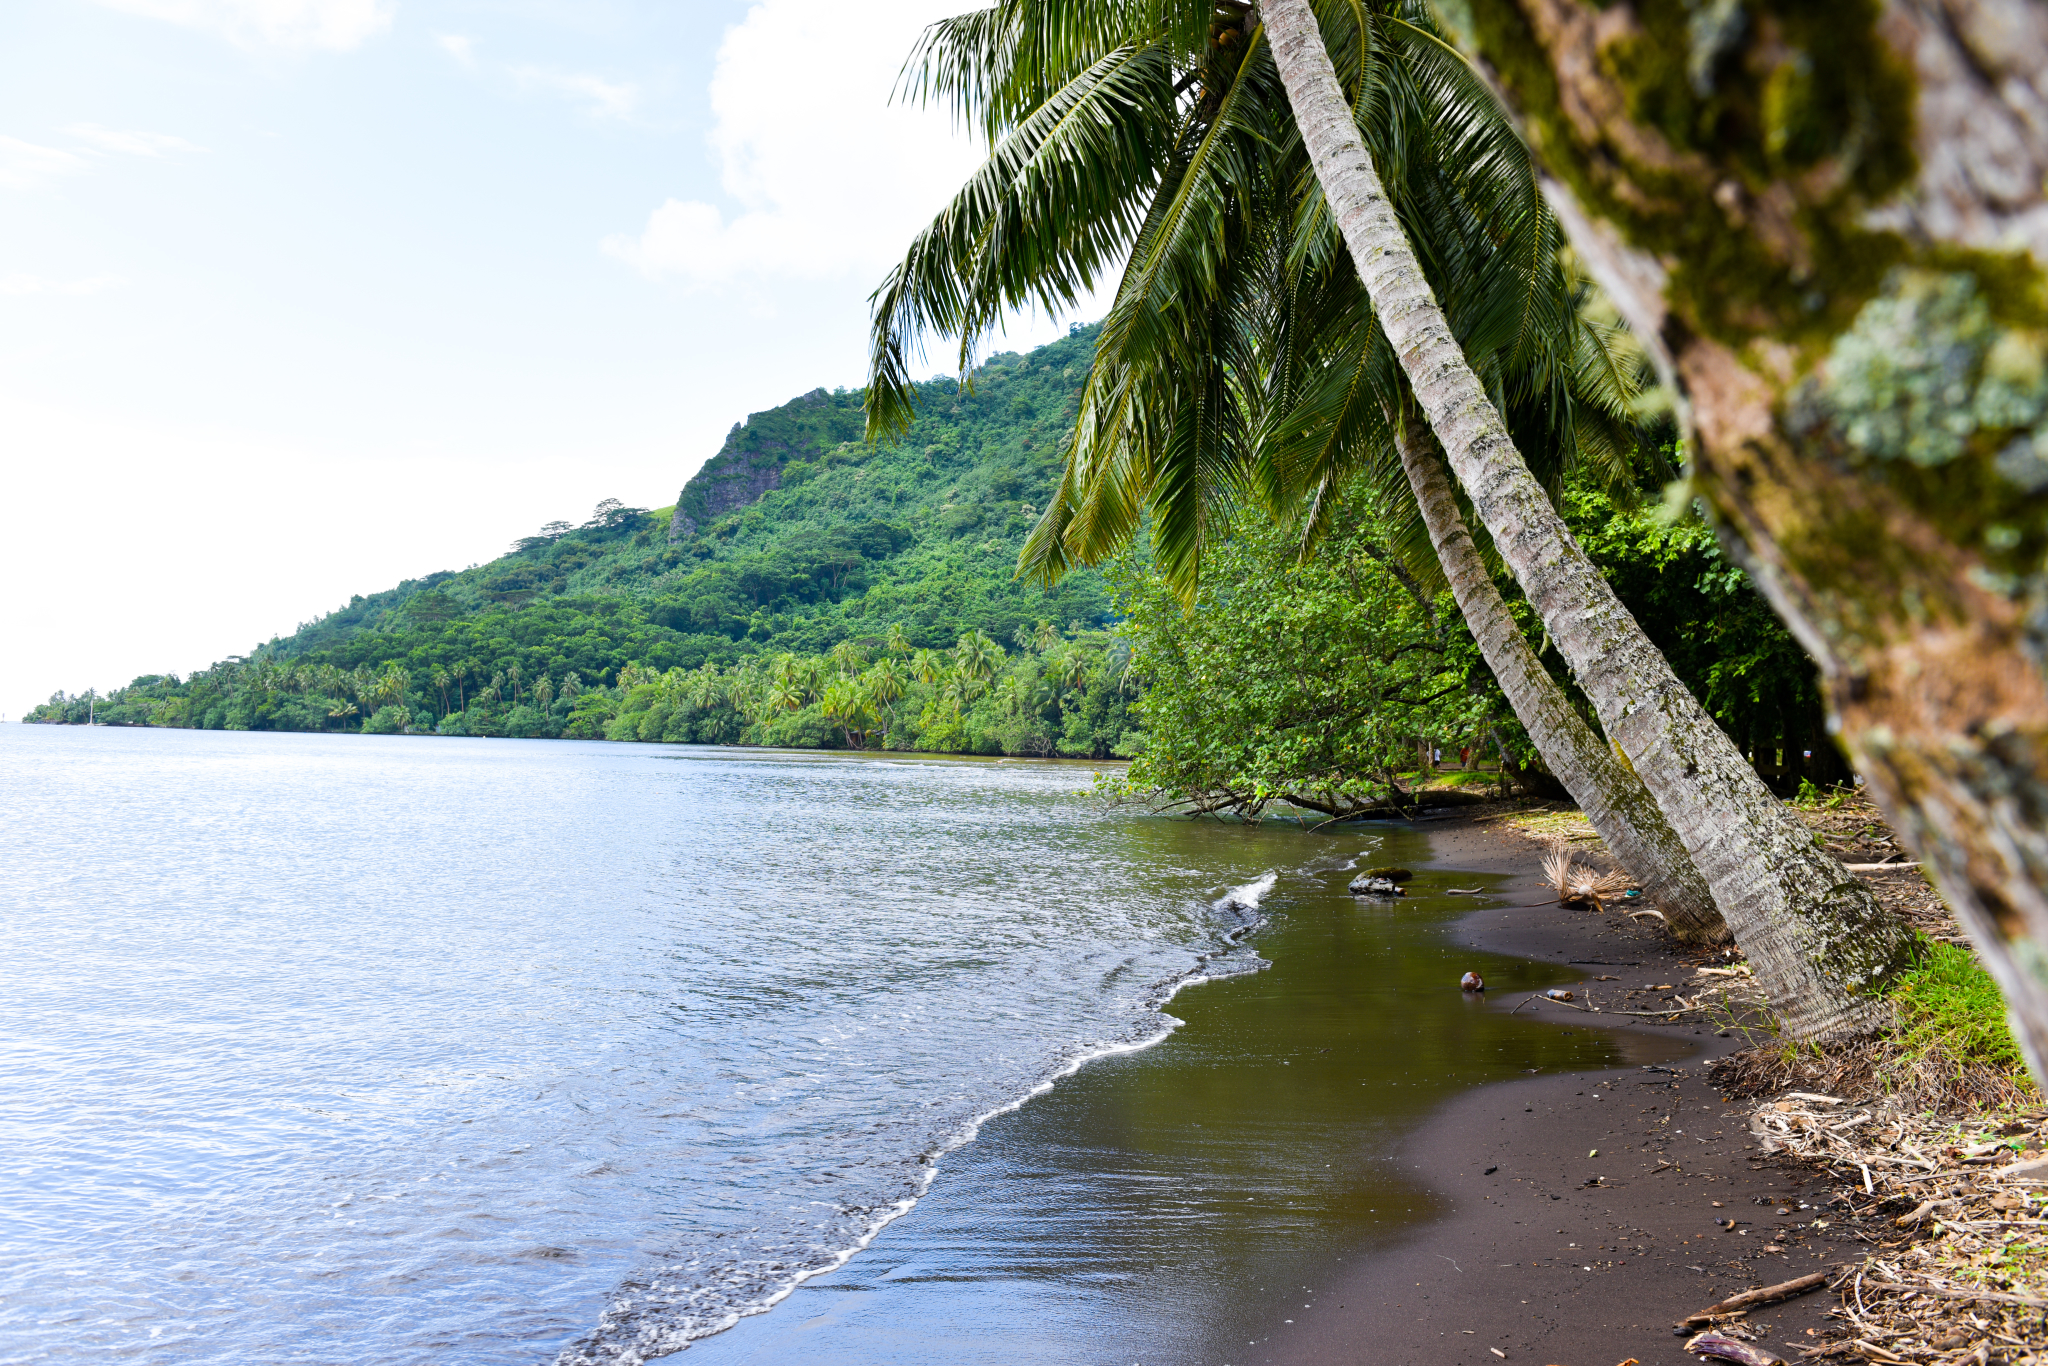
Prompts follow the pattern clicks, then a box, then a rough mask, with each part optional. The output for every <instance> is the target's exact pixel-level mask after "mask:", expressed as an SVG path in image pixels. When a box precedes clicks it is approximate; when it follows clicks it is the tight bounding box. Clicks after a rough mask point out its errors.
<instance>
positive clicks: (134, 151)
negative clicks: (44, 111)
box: [64, 123, 198, 157]
mask: <svg viewBox="0 0 2048 1366" xmlns="http://www.w3.org/2000/svg"><path fill="white" fill-rule="evenodd" d="M64 131H65V132H67V133H69V134H70V135H71V136H72V137H74V138H77V139H78V140H79V141H80V142H83V143H85V144H87V145H88V146H90V147H92V148H93V149H94V150H96V151H101V152H122V153H125V154H127V155H129V156H136V157H160V156H162V155H163V154H164V153H166V152H192V151H197V150H198V149H197V148H195V147H194V146H193V145H192V144H191V143H189V142H187V141H185V139H183V138H174V137H172V136H171V135H170V134H169V133H144V132H134V131H130V130H127V129H121V128H102V127H100V126H99V125H98V124H95V123H74V124H72V125H71V126H70V127H69V128H66V129H65V130H64Z"/></svg>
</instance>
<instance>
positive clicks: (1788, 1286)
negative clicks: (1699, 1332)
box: [1678, 1271, 1828, 1328]
mask: <svg viewBox="0 0 2048 1366" xmlns="http://www.w3.org/2000/svg"><path fill="white" fill-rule="evenodd" d="M1827 1280H1828V1273H1827V1272H1825V1271H1816V1272H1813V1273H1812V1274H1811V1275H1807V1276H1799V1277H1795V1278H1794V1279H1792V1280H1789V1281H1782V1282H1780V1283H1779V1284H1777V1285H1767V1286H1764V1287H1762V1288H1761V1289H1758V1290H1745V1291H1743V1292H1742V1293H1741V1294H1740V1295H1730V1296H1729V1297H1728V1298H1727V1299H1725V1300H1722V1301H1721V1302H1720V1303H1719V1304H1713V1305H1708V1306H1707V1307H1706V1308H1705V1309H1702V1310H1700V1311H1699V1313H1697V1314H1687V1315H1686V1316H1685V1317H1684V1318H1682V1319H1680V1320H1679V1321H1678V1326H1679V1327H1680V1328H1697V1327H1699V1326H1700V1325H1701V1324H1703V1323H1712V1322H1713V1321H1714V1320H1715V1319H1718V1318H1720V1317H1722V1316H1723V1315H1725V1314H1735V1313H1739V1312H1741V1311H1742V1310H1745V1309H1753V1308H1755V1307H1756V1306H1757V1305H1759V1304H1775V1303H1777V1302H1778V1301H1779V1300H1789V1299H1791V1298H1792V1297H1793V1296H1794V1295H1804V1294H1805V1293H1806V1292H1807V1291H1809V1290H1818V1289H1820V1287H1822V1286H1823V1285H1826V1284H1827Z"/></svg>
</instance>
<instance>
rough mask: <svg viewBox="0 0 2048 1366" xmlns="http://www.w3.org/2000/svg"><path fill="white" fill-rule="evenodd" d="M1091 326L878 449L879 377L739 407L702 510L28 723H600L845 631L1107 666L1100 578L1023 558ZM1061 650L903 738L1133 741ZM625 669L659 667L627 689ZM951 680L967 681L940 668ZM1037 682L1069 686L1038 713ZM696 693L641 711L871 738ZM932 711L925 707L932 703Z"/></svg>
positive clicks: (1004, 366)
mask: <svg viewBox="0 0 2048 1366" xmlns="http://www.w3.org/2000/svg"><path fill="white" fill-rule="evenodd" d="M1093 346H1094V331H1093V329H1087V328H1076V329H1074V330H1073V332H1072V333H1071V335H1069V336H1068V337H1067V338H1065V339H1063V340H1061V341H1058V342H1055V343H1053V344H1051V345H1049V346H1044V347H1041V348H1039V349H1038V350H1036V351H1033V352H1031V353H1030V354H1028V355H1015V354H1006V355H1001V356H995V357H992V358H990V359H989V361H988V362H987V363H986V364H985V365H984V366H983V367H982V368H981V369H980V370H979V371H978V372H977V374H976V376H975V378H974V382H973V384H972V385H971V386H970V387H968V388H965V389H963V388H962V387H961V386H959V385H957V384H955V383H954V382H952V381H950V380H933V381H929V382H927V383H925V384H923V385H920V386H919V388H918V394H919V399H920V404H921V408H920V414H921V415H920V416H919V418H918V420H917V421H916V422H914V423H912V424H911V426H910V427H909V428H908V430H907V431H906V432H905V433H904V434H903V436H902V437H901V438H900V439H897V440H891V441H886V442H880V443H876V444H873V445H870V444H866V443H864V442H862V441H861V440H860V432H861V424H862V416H861V400H862V395H861V394H860V393H859V392H858V391H840V392H837V393H827V392H826V391H823V390H817V391H814V392H812V393H810V394H806V395H804V396H803V397H801V398H799V399H796V400H793V401H792V402H790V403H788V404H785V405H783V406H782V407H780V408H776V409H772V410H770V411H768V412H765V413H756V414H754V415H753V416H752V417H751V418H750V419H749V420H748V421H747V422H746V423H745V424H744V425H742V426H740V427H736V428H735V429H734V431H733V433H732V435H731V436H730V437H728V439H727V442H726V447H725V449H724V450H722V451H721V452H720V453H719V455H718V456H717V457H715V458H714V459H713V460H712V461H710V462H707V464H706V466H705V469H704V470H703V471H702V472H700V474H699V475H698V476H697V477H693V478H692V479H691V481H690V483H689V484H688V485H686V486H685V488H684V490H683V494H682V497H681V498H680V499H679V500H678V508H679V509H681V512H680V514H675V513H674V512H673V510H663V511H659V512H649V511H646V510H644V509H639V508H629V507H624V506H621V505H620V504H619V503H617V502H616V501H612V500H607V502H605V503H603V504H600V505H599V507H598V509H597V511H596V512H595V514H594V515H593V516H592V517H591V518H590V519H589V520H588V521H586V522H584V523H583V524H582V525H580V526H571V525H569V524H568V523H566V522H555V523H551V524H550V525H548V526H546V527H544V528H542V529H541V531H540V532H539V533H538V534H536V535H533V536H528V537H525V538H523V539H521V540H520V541H519V542H518V543H517V544H516V545H515V546H514V547H513V549H512V551H511V553H509V554H507V555H505V556H502V557H501V558H499V559H497V560H493V561H492V562H490V563H489V564H485V565H481V566H477V567H474V568H471V569H468V570H463V571H459V572H443V573H437V574H430V575H427V576H425V577H423V578H420V579H416V580H408V581H407V582H405V583H402V584H400V585H398V586H397V587H396V588H392V589H388V590H385V591H384V592H381V593H377V594H373V595H371V596H368V597H358V598H356V599H354V600H352V601H351V602H350V603H349V604H348V606H346V607H344V608H342V609H340V610H339V611H337V612H334V613H332V614H330V615H328V616H326V617H323V618H321V619H319V620H317V621H314V622H310V623H307V624H306V625H303V626H301V627H300V628H299V629H298V630H297V631H296V632H294V633H293V634H292V635H290V636H288V637H284V638H281V639H277V640H272V641H270V642H268V643H267V644H265V645H263V646H261V647H259V648H258V649H256V650H255V651H254V652H252V654H251V655H250V656H249V657H247V658H243V659H231V660H227V661H224V662H222V663H219V664H216V665H214V666H213V667H211V668H209V669H206V670H203V671H201V672H199V673H196V674H194V675H192V676H191V677H189V678H183V679H180V678H177V677H175V676H169V675H150V676H146V677H143V678H138V679H136V680H135V681H134V682H132V683H131V684H129V685H128V686H127V687H126V688H123V689H120V690H118V691H117V692H115V693H113V694H112V695H110V696H106V697H102V696H99V695H98V694H96V693H87V694H84V695H82V696H79V697H67V696H63V695H60V696H58V697H55V698H52V699H51V701H50V702H49V703H47V704H46V705H44V706H42V707H39V708H37V709H36V710H35V712H34V713H32V714H31V716H30V717H29V718H28V719H30V720H36V721H57V722H82V721H85V720H87V719H88V717H91V718H93V719H96V720H99V721H103V722H107V723H109V724H115V725H163V726H194V727H207V728H216V729H218V728H226V729H252V730H357V729H362V730H370V731H379V730H414V731H418V730H427V729H435V730H439V731H441V732H442V733H455V734H489V735H498V734H503V735H560V734H571V735H594V734H607V733H615V732H621V731H622V730H623V727H621V726H618V725H614V724H613V722H615V721H616V720H617V718H618V715H621V714H634V715H638V714H640V713H641V712H644V711H647V710H650V709H651V708H650V707H643V706H640V705H638V703H637V702H636V699H635V697H634V696H633V693H634V689H635V688H647V687H651V686H652V684H651V682H649V681H648V680H649V679H651V677H652V676H653V675H656V674H661V675H664V676H666V675H669V674H671V673H672V672H673V671H676V670H681V671H684V672H688V673H692V674H695V673H697V672H698V671H700V670H702V669H704V668H705V667H706V666H710V667H712V668H713V669H714V670H715V671H717V672H718V673H719V674H721V675H732V674H734V673H735V672H736V671H739V670H742V668H743V666H749V665H751V666H752V667H753V669H754V670H755V671H756V672H758V671H759V670H760V669H761V668H765V667H767V666H768V662H769V661H772V660H775V659H777V658H778V657H781V656H785V655H787V656H791V657H794V658H796V659H798V660H808V661H812V662H813V663H815V662H816V661H817V660H819V659H821V658H822V657H824V656H826V655H827V654H828V653H829V652H830V651H832V650H833V649H834V647H836V646H841V645H845V644H848V643H852V644H855V645H857V646H859V647H861V648H862V649H864V650H865V651H866V652H867V653H868V654H870V655H873V656H876V657H880V655H881V654H882V653H885V651H884V649H883V642H884V641H885V640H888V639H890V638H892V637H893V638H898V639H900V640H902V641H903V642H906V643H907V648H908V649H910V650H918V649H925V650H933V651H950V650H952V649H954V648H955V647H956V645H957V643H958V642H959V641H960V639H961V638H962V637H963V636H968V635H978V636H979V638H981V639H984V640H989V641H1002V642H1014V641H1015V640H1016V639H1018V635H1019V632H1023V633H1024V635H1025V637H1026V638H1030V639H1033V640H1034V641H1037V640H1039V639H1040V638H1041V637H1042V636H1043V634H1044V630H1045V624H1046V623H1050V624H1051V628H1052V630H1053V633H1054V634H1055V635H1057V636H1059V637H1060V638H1061V639H1062V640H1066V641H1068V642H1070V643H1069V646H1068V652H1069V653H1070V654H1075V655H1077V656H1079V655H1085V656H1087V658H1088V659H1089V660H1091V661H1093V662H1094V663H1095V664H1102V663H1103V661H1106V660H1107V659H1108V658H1109V652H1108V647H1107V645H1106V644H1105V641H1106V637H1104V636H1103V635H1102V634H1101V631H1100V628H1101V626H1102V625H1103V624H1104V622H1105V616H1106V613H1107V610H1108V605H1109V604H1108V598H1107V594H1106V592H1105V590H1104V588H1103V586H1102V582H1101V579H1100V578H1099V577H1098V576H1096V575H1093V574H1084V575H1075V576H1072V577H1071V578H1069V579H1068V580H1067V581H1066V582H1064V583H1062V584H1060V585H1059V586H1058V587H1057V588H1056V589H1053V590H1051V591H1047V590H1044V589H1041V588H1038V587H1036V586H1032V585H1028V584H1022V583H1019V582H1017V581H1016V580H1015V577H1014V573H1013V570H1014V566H1015V564H1016V560H1017V553H1018V550H1019V548H1020V547H1021V545H1022V543H1023V540H1024V537H1025V535H1026V534H1027V532H1028V531H1029V529H1030V527H1031V525H1032V522H1033V520H1034V519H1035V518H1036V516H1037V514H1038V512H1039V510H1040V509H1041V508H1042V507H1043V506H1044V502H1045V500H1046V498H1047V497H1048V496H1049V495H1050V494H1051V491H1052V488H1053V485H1054V483H1055V482H1056V480H1057V478H1058V473H1059V462H1058V447H1059V442H1060V440H1061V439H1062V437H1063V435H1064V433H1065V431H1066V430H1067V429H1068V427H1069V426H1070V424H1071V422H1072V417H1073V404H1074V396H1075V393H1076V391H1077V390H1078V388H1079V386H1080V383H1081V380H1082V377H1083V375H1084V374H1085V372H1086V370H1087V367H1088V363H1089V359H1090V356H1091V355H1092V351H1093ZM672 515H673V516H674V517H675V520H674V521H673V522H672V521H671V517H672ZM1047 658H1048V656H1047V654H1046V653H1045V651H1044V650H1043V649H1042V648H1041V649H1034V650H1032V651H1025V652H1023V653H1022V654H1021V655H1019V656H1017V657H1015V658H1010V659H1007V660H1006V661H1005V662H1004V663H1003V665H1002V671H1001V672H1000V673H999V674H992V675H990V676H989V677H988V678H986V679H984V680H982V683H984V684H986V686H979V685H977V687H974V688H970V689H969V692H971V693H972V695H971V696H969V697H966V698H963V699H961V701H962V705H961V707H960V709H959V714H958V715H957V716H955V715H952V714H951V712H950V711H948V710H947V709H946V708H941V711H942V712H945V715H943V716H940V715H938V714H934V716H933V717H932V718H930V720H929V723H927V724H923V725H920V726H917V727H916V728H915V729H906V728H905V726H904V725H896V726H892V727H884V728H883V729H884V730H886V731H887V732H888V733H889V735H890V737H891V739H890V743H895V744H904V743H908V739H907V738H906V737H909V736H911V735H913V734H916V735H920V736H922V735H923V734H924V732H926V731H929V732H930V735H929V736H928V737H926V738H925V740H924V741H923V743H925V745H926V747H932V748H941V749H953V750H960V749H965V750H976V751H984V752H992V751H994V750H997V749H1004V748H1008V749H1010V750H1011V751H1012V752H1017V753H1053V752H1061V751H1062V750H1063V749H1064V751H1065V752H1071V753H1089V754H1098V755H1103V754H1108V753H1110V752H1111V751H1112V750H1113V749H1114V747H1115V746H1116V745H1117V743H1118V742H1119V739H1120V737H1121V735H1122V730H1123V724H1124V723H1123V720H1122V716H1123V713H1122V707H1121V703H1118V704H1116V705H1111V704H1110V703H1109V701H1108V700H1107V699H1106V698H1101V699H1098V694H1099V693H1100V692H1101V690H1100V689H1099V688H1097V687H1095V686H1093V685H1091V684H1090V682H1089V681H1088V680H1089V678H1090V677H1091V675H1090V673H1089V668H1088V667H1082V666H1080V665H1078V664H1076V665H1073V667H1072V668H1071V669H1070V670H1069V672H1070V674H1071V675H1072V678H1073V679H1078V680H1079V681H1078V682H1070V683H1068V684H1063V685H1062V686H1061V687H1060V688H1052V687H1051V686H1050V685H1049V684H1047V683H1046V680H1045V679H1044V678H1043V676H1042V675H1043V665H1044V661H1045V660H1046V659H1047ZM1061 658H1062V659H1063V660H1064V659H1065V656H1062V657H1061ZM1066 663H1067V664H1072V661H1071V660H1067V661H1066ZM807 667H808V666H807ZM819 667H821V668H822V667H824V666H819ZM1062 667H1066V665H1065V664H1063V665H1062ZM1090 667H1093V666H1092V665H1091V666H1090ZM1104 667H1107V666H1106V665H1104ZM628 668H632V669H634V670H635V672H634V673H633V674H632V675H631V677H632V678H634V679H637V680H639V681H637V682H634V683H632V684H631V686H627V687H624V688H622V687H621V686H620V675H621V671H622V670H627V669H628ZM814 672H815V670H814ZM825 672H826V673H836V672H837V670H836V669H833V668H826V669H825ZM931 686H938V687H939V688H941V689H943V686H944V684H943V682H941V683H939V684H937V685H932V684H928V683H921V684H918V685H917V687H919V688H929V687H931ZM1017 688H1021V689H1024V690H1025V691H1026V692H1030V693H1031V695H1032V696H1033V697H1034V698H1037V697H1038V694H1037V693H1036V692H1032V691H1031V690H1032V689H1034V688H1035V689H1038V690H1039V691H1041V692H1045V693H1047V694H1048V696H1046V697H1043V698H1038V701H1037V702H1036V703H1035V704H1034V705H1035V708H1036V709H1035V710H1033V709H1032V708H1031V707H1026V706H1024V704H1023V703H1022V702H1018V701H1016V696H1015V693H1014V690H1015V689H1017ZM1114 691H1115V689H1114V687H1112V689H1111V692H1112V693H1113V692H1114ZM1013 703H1014V705H1013ZM613 704H615V706H613ZM818 705H821V700H820V699H817V698H814V699H812V700H811V701H810V702H809V703H807V704H806V706H811V707H815V706H818ZM607 706H613V711H612V712H606V710H605V709H606V707H607ZM578 708H581V710H580V712H579V710H578ZM687 710H688V715H687V716H686V717H682V718H678V716H677V715H676V709H675V708H674V707H670V708H669V709H668V711H667V712H666V713H665V714H664V716H663V718H662V720H661V722H660V724H659V725H658V726H655V725H651V724H649V723H646V722H645V721H644V719H643V721H642V722H641V723H639V724H640V727H641V728H642V729H648V730H651V731H652V732H653V733H654V734H656V735H667V736H669V738H699V739H706V740H711V739H716V740H740V739H754V740H770V741H772V742H775V743H818V744H827V743H839V744H845V743H849V742H850V737H849V734H848V733H847V731H846V728H844V727H836V726H832V725H827V724H825V723H824V722H823V721H822V720H820V719H819V718H818V716H816V715H808V714H807V713H806V712H805V710H804V708H802V707H799V708H796V709H794V710H793V711H792V712H791V714H790V715H775V716H770V715H766V714H764V715H762V716H760V717H753V718H750V717H747V716H744V715H743V714H742V713H741V712H739V711H735V710H733V709H731V708H729V707H728V708H726V709H725V710H724V711H723V712H722V713H721V712H720V711H719V709H718V708H716V707H713V708H691V709H687ZM894 711H895V713H896V714H898V715H899V716H900V715H901V713H902V712H903V711H904V706H903V705H901V704H899V705H897V706H896V707H895V708H894ZM1027 711H1028V712H1030V713H1031V716H1032V717H1033V718H1035V719H1030V720H1027V719H1025V713H1026V712H1027ZM600 714H603V717H604V719H603V721H602V723H601V724H600V723H599V722H597V721H593V720H591V719H590V718H592V717H596V716H599V715H600ZM579 717H580V718H581V719H580V720H579V719H578V718H579ZM909 720H910V721H913V722H922V721H924V720H925V713H924V709H923V705H922V701H920V702H919V703H918V705H917V707H916V709H915V711H914V712H913V713H912V714H911V716H910V717H909ZM615 738H616V735H615ZM650 738H652V736H650ZM876 742H879V736H877V740H876Z"/></svg>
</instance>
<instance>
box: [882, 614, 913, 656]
mask: <svg viewBox="0 0 2048 1366" xmlns="http://www.w3.org/2000/svg"><path fill="white" fill-rule="evenodd" d="M882 648H883V649H885V650H887V651H888V652H889V653H890V654H892V655H907V654H909V653H910V650H911V644H910V637H909V636H906V635H904V634H903V623H902V622H900V621H899V622H891V623H890V624H889V634H888V637H887V638H886V639H885V640H883V642H882Z"/></svg>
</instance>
